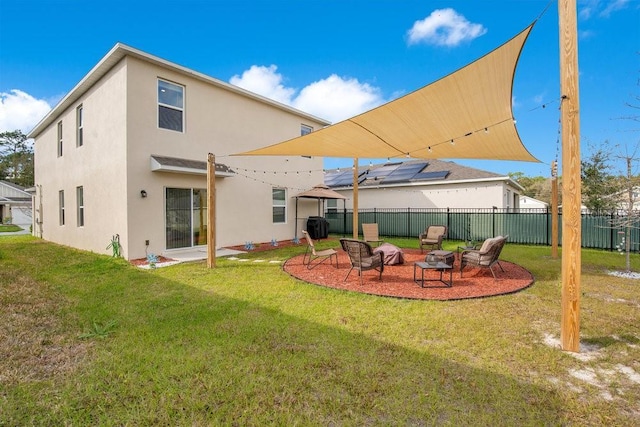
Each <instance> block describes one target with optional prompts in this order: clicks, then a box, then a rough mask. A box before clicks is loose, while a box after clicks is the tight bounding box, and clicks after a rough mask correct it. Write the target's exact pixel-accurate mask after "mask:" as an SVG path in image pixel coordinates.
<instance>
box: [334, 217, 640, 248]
mask: <svg viewBox="0 0 640 427" xmlns="http://www.w3.org/2000/svg"><path fill="white" fill-rule="evenodd" d="M325 217H326V219H327V221H328V222H329V230H330V232H331V233H335V234H343V235H352V234H353V210H350V209H347V210H336V209H329V210H327V211H326V212H325ZM551 219H552V214H551V211H550V210H547V209H517V210H514V209H498V208H494V209H431V208H398V209H386V208H378V209H360V210H359V211H358V228H359V230H358V231H359V233H361V232H362V227H361V224H362V223H372V222H375V223H377V224H378V230H379V233H380V235H381V236H395V237H416V238H417V236H418V234H420V233H421V232H423V231H424V230H425V228H426V227H427V226H429V225H432V224H440V225H446V226H447V227H448V234H447V239H450V240H461V241H467V240H471V241H474V242H479V241H483V240H484V239H486V238H488V237H493V236H498V235H502V236H506V235H508V236H509V242H512V243H523V244H532V245H551V227H552V221H551ZM622 223H625V225H621V224H622ZM626 223H630V224H631V238H630V242H631V250H632V251H634V252H636V251H638V250H640V215H638V213H637V212H635V213H634V214H633V215H631V216H630V217H627V216H625V213H624V212H612V213H606V214H601V213H598V214H588V213H583V214H582V247H584V248H598V249H609V250H616V249H617V247H618V246H619V245H620V244H621V243H622V239H623V237H624V233H625V230H626ZM558 241H559V242H560V244H561V242H562V214H560V215H559V217H558Z"/></svg>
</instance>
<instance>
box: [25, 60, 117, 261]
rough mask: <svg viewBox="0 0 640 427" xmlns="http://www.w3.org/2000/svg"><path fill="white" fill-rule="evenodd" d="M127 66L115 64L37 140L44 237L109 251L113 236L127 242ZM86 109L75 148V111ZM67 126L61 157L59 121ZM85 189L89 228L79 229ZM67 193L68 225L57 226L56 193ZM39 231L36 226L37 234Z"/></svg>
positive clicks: (36, 160) (65, 127) (39, 193)
mask: <svg viewBox="0 0 640 427" xmlns="http://www.w3.org/2000/svg"><path fill="white" fill-rule="evenodd" d="M126 87H127V82H126V68H125V64H124V63H122V62H121V63H119V64H118V65H116V66H115V67H114V68H113V69H112V70H111V71H110V72H109V73H108V75H107V78H105V79H102V80H101V81H99V82H98V83H97V84H95V85H94V86H93V87H92V88H91V90H89V91H88V92H87V93H85V94H84V95H83V96H82V97H81V98H80V99H79V101H78V102H76V103H74V105H73V106H72V107H70V108H68V109H67V110H66V111H65V112H64V113H63V114H61V115H60V116H59V117H58V118H57V120H55V122H54V123H53V124H52V125H51V126H49V127H48V128H47V129H46V130H45V131H44V132H43V133H42V134H40V135H39V136H38V138H36V141H35V165H36V168H35V182H36V191H37V193H36V198H35V201H36V207H37V208H38V209H40V202H41V204H42V213H41V214H39V215H38V218H40V219H41V220H42V221H43V224H42V237H43V238H44V239H46V240H51V241H54V242H57V243H61V244H64V245H68V246H72V247H76V248H81V249H86V250H90V251H94V252H98V253H107V251H106V247H107V245H108V244H109V243H110V240H111V237H112V236H113V235H114V234H116V233H120V234H121V238H123V239H126V212H125V210H124V209H122V206H123V205H124V204H125V203H126V185H125V183H126V178H127V177H126V173H125V168H124V165H125V162H126V157H125V154H126V151H125V144H126V137H125V136H126V134H125V127H126V102H125V100H126V98H125V93H126ZM80 104H82V105H83V113H84V120H83V125H84V144H83V145H82V146H81V147H77V146H76V107H77V106H79V105H80ZM60 120H62V122H63V155H62V156H61V157H58V155H57V123H58V122H59V121H60ZM78 186H83V188H84V205H85V212H84V218H85V225H84V226H83V227H78V225H77V210H76V207H77V203H76V187H78ZM60 190H64V193H65V225H62V226H61V225H60V224H59V202H58V192H59V191H60ZM38 232H39V227H36V233H38Z"/></svg>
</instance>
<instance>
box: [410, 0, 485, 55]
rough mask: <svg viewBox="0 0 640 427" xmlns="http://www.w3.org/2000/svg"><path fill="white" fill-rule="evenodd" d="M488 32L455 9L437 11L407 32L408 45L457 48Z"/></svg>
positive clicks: (416, 23)
mask: <svg viewBox="0 0 640 427" xmlns="http://www.w3.org/2000/svg"><path fill="white" fill-rule="evenodd" d="M486 32H487V29H486V28H484V27H483V26H482V25H481V24H473V23H471V22H469V21H468V20H467V18H465V17H464V16H462V15H460V14H458V12H456V11H455V10H453V9H450V8H447V9H437V10H434V11H433V12H431V15H429V16H428V17H426V18H424V19H423V20H421V21H416V22H415V23H414V24H413V27H411V29H410V30H409V31H408V32H407V35H408V43H409V44H410V45H411V44H417V43H426V44H432V45H436V46H457V45H459V44H460V43H462V42H465V41H469V40H473V39H475V38H477V37H480V36H482V35H483V34H485V33H486Z"/></svg>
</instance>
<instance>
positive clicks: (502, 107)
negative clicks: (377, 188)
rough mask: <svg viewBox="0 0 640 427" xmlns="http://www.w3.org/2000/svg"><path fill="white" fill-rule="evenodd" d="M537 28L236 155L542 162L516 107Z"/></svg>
mask: <svg viewBox="0 0 640 427" xmlns="http://www.w3.org/2000/svg"><path fill="white" fill-rule="evenodd" d="M532 28H533V24H532V25H531V26H529V27H527V28H526V29H525V30H524V31H522V32H521V33H520V34H518V35H517V36H515V37H514V38H513V39H511V40H510V41H508V42H507V43H505V44H504V45H502V46H500V47H499V48H497V49H495V50H494V51H492V52H491V53H489V54H487V55H485V56H483V57H482V58H480V59H478V60H476V61H475V62H473V63H471V64H469V65H467V66H465V67H464V68H461V69H460V70H458V71H456V72H454V73H452V74H450V75H448V76H446V77H444V78H442V79H440V80H438V81H436V82H434V83H432V84H430V85H428V86H425V87H423V88H421V89H418V90H416V91H415V92H412V93H410V94H408V95H405V96H403V97H401V98H398V99H396V100H394V101H391V102H389V103H387V104H384V105H382V106H380V107H377V108H375V109H373V110H370V111H368V112H366V113H363V114H360V115H358V116H355V117H353V118H350V119H347V120H345V121H342V122H339V123H336V124H334V125H332V126H328V127H326V128H323V129H320V130H318V131H315V132H312V133H310V134H307V135H305V136H301V137H297V138H294V139H291V140H288V141H285V142H280V143H277V144H274V145H271V146H268V147H265V148H260V149H257V150H252V151H247V152H244V153H237V154H236V155H272V156H285V155H300V156H318V157H351V158H396V157H419V158H427V159H428V158H434V159H449V158H451V159H454V158H457V159H496V160H522V161H531V162H537V161H538V160H537V159H536V158H535V157H533V156H532V155H531V154H530V153H529V152H528V151H527V149H526V148H525V147H524V145H523V144H522V141H521V140H520V137H519V135H518V131H517V130H516V126H515V121H514V119H513V112H512V109H511V99H512V88H513V79H514V73H515V69H516V64H517V62H518V58H519V56H520V52H521V51H522V48H523V46H524V42H525V40H526V39H527V36H528V35H529V33H530V31H531V29H532Z"/></svg>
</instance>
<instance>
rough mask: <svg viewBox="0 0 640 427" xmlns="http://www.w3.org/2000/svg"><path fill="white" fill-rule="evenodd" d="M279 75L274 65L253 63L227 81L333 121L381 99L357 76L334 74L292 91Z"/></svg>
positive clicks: (380, 102) (370, 106)
mask: <svg viewBox="0 0 640 427" xmlns="http://www.w3.org/2000/svg"><path fill="white" fill-rule="evenodd" d="M283 80H284V79H283V76H282V75H281V74H279V73H277V67H276V66H275V65H271V66H269V67H264V66H257V65H253V66H251V68H250V69H249V70H246V71H244V72H243V73H242V76H238V75H235V76H233V77H232V78H231V79H230V80H229V81H230V83H231V84H233V85H236V86H240V87H242V88H244V89H247V90H250V91H252V92H255V93H257V94H260V95H262V96H265V97H267V98H270V99H273V100H275V101H278V102H281V103H283V104H287V105H290V106H292V107H294V108H297V109H299V110H302V111H304V112H306V113H309V114H313V115H315V116H318V117H321V118H323V119H327V120H329V121H331V122H333V123H335V122H339V121H341V120H344V119H347V118H349V117H353V116H355V115H357V114H360V113H363V112H365V111H368V110H370V109H372V108H374V107H377V106H378V105H380V104H382V103H384V102H385V100H384V98H383V97H382V95H381V93H380V89H379V88H376V87H374V86H371V85H369V84H367V83H360V82H359V81H358V79H355V78H349V77H339V76H337V75H335V74H332V75H330V76H329V77H327V78H326V79H322V80H319V81H316V82H313V83H311V84H309V85H308V86H306V87H304V88H303V89H302V90H300V91H299V92H298V93H297V94H296V92H297V91H296V90H295V89H293V88H289V87H286V86H284V85H283V84H282V82H283Z"/></svg>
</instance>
